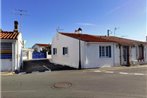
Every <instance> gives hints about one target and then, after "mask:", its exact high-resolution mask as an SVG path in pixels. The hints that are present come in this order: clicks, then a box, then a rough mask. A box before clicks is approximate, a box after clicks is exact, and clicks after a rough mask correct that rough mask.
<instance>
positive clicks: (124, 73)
mask: <svg viewBox="0 0 147 98" xmlns="http://www.w3.org/2000/svg"><path fill="white" fill-rule="evenodd" d="M119 74H123V75H127V74H129V73H127V72H119Z"/></svg>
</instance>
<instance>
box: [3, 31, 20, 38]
mask: <svg viewBox="0 0 147 98" xmlns="http://www.w3.org/2000/svg"><path fill="white" fill-rule="evenodd" d="M18 35H19V32H8V31H1V32H0V39H17V36H18Z"/></svg>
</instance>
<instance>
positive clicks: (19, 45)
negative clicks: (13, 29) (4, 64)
mask: <svg viewBox="0 0 147 98" xmlns="http://www.w3.org/2000/svg"><path fill="white" fill-rule="evenodd" d="M17 39H18V40H17V41H16V49H15V53H16V60H17V61H16V66H15V70H20V67H21V65H22V47H23V44H22V43H23V42H22V34H21V33H19V35H18V37H17Z"/></svg>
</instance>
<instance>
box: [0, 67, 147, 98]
mask: <svg viewBox="0 0 147 98" xmlns="http://www.w3.org/2000/svg"><path fill="white" fill-rule="evenodd" d="M1 79H2V90H1V97H2V98H147V67H146V66H145V67H135V68H131V67H128V68H127V67H125V68H120V69H119V68H118V69H113V68H112V69H88V70H87V69H86V70H70V71H54V72H35V73H31V74H18V75H17V74H15V75H11V76H2V78H1Z"/></svg>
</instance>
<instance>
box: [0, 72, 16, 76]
mask: <svg viewBox="0 0 147 98" xmlns="http://www.w3.org/2000/svg"><path fill="white" fill-rule="evenodd" d="M14 74H15V72H0V75H1V76H11V75H14Z"/></svg>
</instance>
